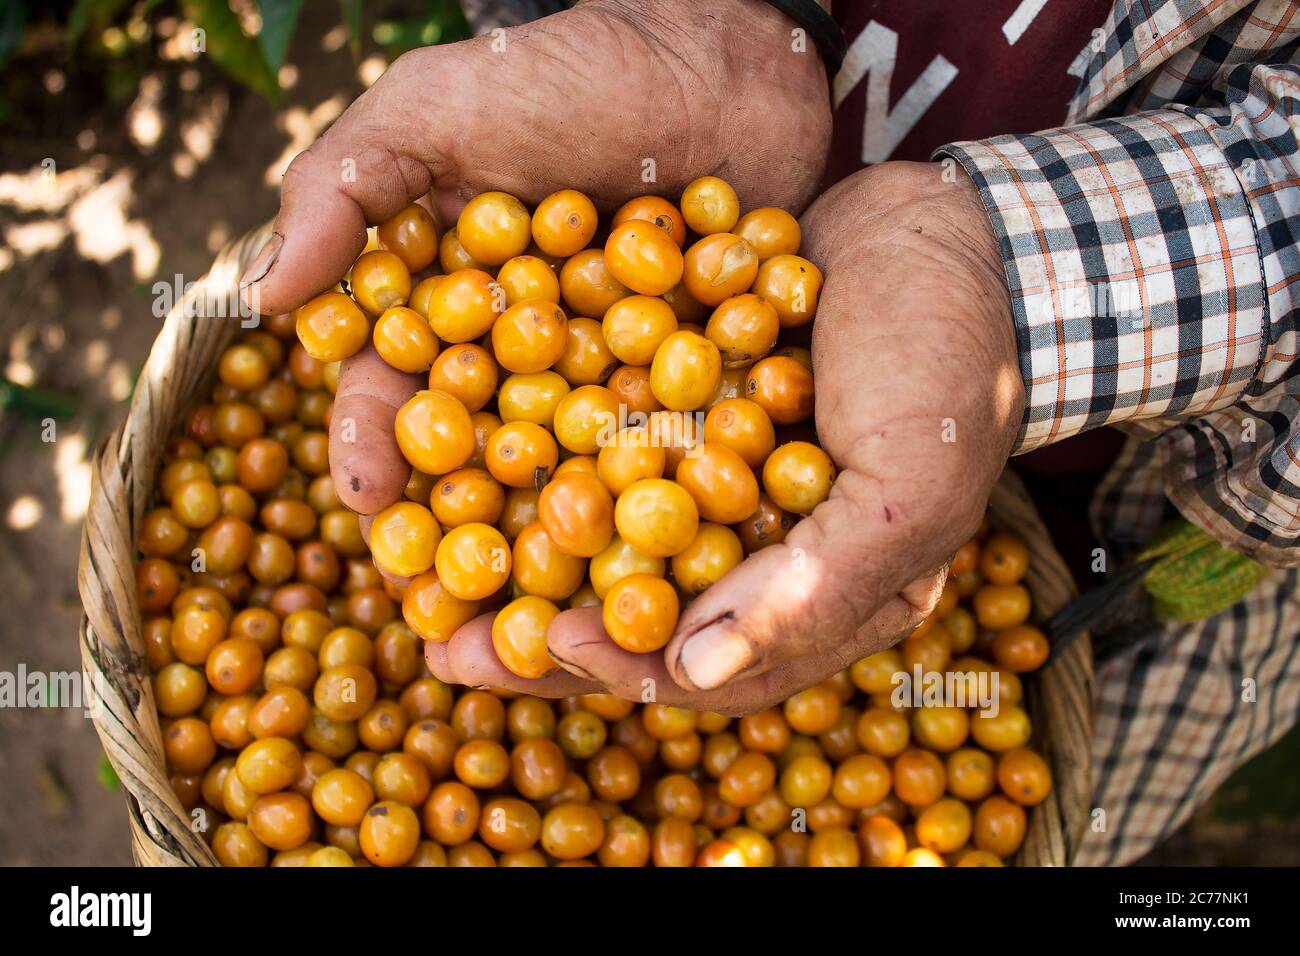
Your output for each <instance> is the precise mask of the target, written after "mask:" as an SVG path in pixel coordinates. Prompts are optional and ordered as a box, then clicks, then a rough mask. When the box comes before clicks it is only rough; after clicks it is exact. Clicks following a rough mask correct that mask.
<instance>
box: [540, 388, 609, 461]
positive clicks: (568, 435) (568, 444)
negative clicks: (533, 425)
mask: <svg viewBox="0 0 1300 956" xmlns="http://www.w3.org/2000/svg"><path fill="white" fill-rule="evenodd" d="M553 427H554V429H555V438H556V440H557V441H558V442H559V443H560V444H561V445H563V446H564V447H565V448H567V449H568V450H569V451H571V452H575V453H576V454H579V455H595V454H596V453H597V452H598V451H599V450H600V447H601V445H603V444H606V443H608V442H609V441H610V440H611V439H612V438H613V437H614V434H615V433H616V432H617V431H618V427H619V407H618V397H617V396H616V395H615V394H614V393H613V392H611V391H610V390H609V389H607V388H605V387H604V386H603V385H583V386H581V387H579V388H575V389H574V390H573V391H572V392H570V393H569V394H567V395H565V396H564V397H563V398H561V399H560V401H559V404H557V405H556V406H555V419H554V422H553Z"/></svg>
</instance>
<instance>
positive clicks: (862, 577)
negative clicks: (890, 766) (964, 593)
mask: <svg viewBox="0 0 1300 956" xmlns="http://www.w3.org/2000/svg"><path fill="white" fill-rule="evenodd" d="M889 515H890V512H889V510H888V509H887V508H885V506H884V503H883V501H881V500H880V483H879V482H877V481H876V480H875V479H873V478H870V477H868V476H866V475H863V474H861V473H860V472H854V471H844V472H841V473H840V475H839V477H838V478H837V479H836V482H835V484H834V486H833V487H832V489H831V495H830V497H829V498H827V499H826V500H825V501H824V502H822V503H821V504H820V505H818V506H817V507H816V508H815V509H814V510H813V512H812V514H811V515H809V516H808V517H807V518H806V519H805V520H803V521H800V522H799V523H798V524H797V525H795V526H794V528H793V529H792V530H791V531H790V533H789V534H788V535H787V536H786V539H785V541H783V542H782V543H781V544H777V545H773V546H771V547H767V548H764V549H763V550H761V551H758V552H755V553H754V554H752V555H750V556H749V557H748V558H746V559H745V560H744V561H743V562H741V564H740V565H738V566H737V567H736V568H735V569H733V570H732V571H731V572H730V573H728V574H727V575H726V576H725V577H724V578H722V580H721V581H719V582H718V583H717V584H715V585H714V586H713V587H711V588H709V589H708V590H707V591H705V592H704V593H703V594H702V595H700V596H699V597H698V598H696V599H695V601H694V602H693V603H692V604H691V605H690V606H689V607H688V608H687V610H686V611H685V612H684V613H683V614H682V619H681V621H680V622H679V624H678V629H677V634H676V636H675V637H674V638H673V640H672V641H671V642H670V643H669V645H668V647H667V649H666V651H665V656H666V660H667V663H668V669H669V672H670V673H671V674H672V676H673V679H674V680H675V681H677V683H678V684H680V685H681V686H682V687H685V688H687V689H691V690H712V689H714V688H717V687H720V686H722V685H723V684H725V683H727V682H728V681H730V680H732V679H733V678H735V677H737V676H738V675H741V674H743V675H744V676H745V677H747V678H748V677H753V676H757V675H758V674H762V673H764V672H766V671H768V670H770V669H771V668H773V667H775V666H777V665H778V664H781V663H783V662H785V661H790V660H793V659H794V658H798V657H804V656H808V655H822V654H827V653H830V652H833V651H835V650H836V649H837V648H841V647H843V646H845V645H847V644H849V642H851V641H852V640H853V639H854V638H855V635H858V632H859V628H860V627H861V626H862V625H863V623H864V622H867V621H868V620H870V619H871V618H872V617H873V616H875V615H876V613H877V611H879V610H880V609H881V608H883V607H884V606H885V605H886V604H888V603H889V602H891V600H892V601H895V603H897V601H896V600H895V599H897V598H901V599H902V602H903V606H902V607H901V609H900V611H901V613H897V614H893V613H891V614H890V615H887V617H888V618H889V620H891V621H897V622H898V624H899V627H900V630H899V633H898V634H896V635H883V634H882V635H880V642H881V646H886V645H887V644H889V643H892V639H894V638H897V637H901V636H903V635H904V634H906V633H907V632H908V631H909V630H911V629H913V628H915V627H916V626H917V625H918V624H920V623H921V620H922V619H923V618H924V617H925V615H926V614H928V613H929V612H930V611H931V610H932V609H933V608H934V605H935V604H936V603H937V602H938V599H939V594H940V593H941V591H942V589H943V574H942V573H939V574H935V573H933V572H932V571H930V573H925V572H926V571H929V569H922V568H910V567H905V566H899V565H893V566H891V565H888V564H883V563H881V562H882V558H884V557H885V556H887V555H899V554H904V555H905V554H915V553H916V551H917V550H918V549H916V548H914V547H913V548H907V547H904V546H900V544H899V542H898V540H897V539H898V538H899V537H900V535H899V533H898V532H897V531H895V530H894V528H893V523H897V522H898V521H899V517H898V515H897V513H896V512H895V513H894V514H893V515H892V523H891V518H890V517H889ZM848 663H849V662H848V661H845V665H847V664H848Z"/></svg>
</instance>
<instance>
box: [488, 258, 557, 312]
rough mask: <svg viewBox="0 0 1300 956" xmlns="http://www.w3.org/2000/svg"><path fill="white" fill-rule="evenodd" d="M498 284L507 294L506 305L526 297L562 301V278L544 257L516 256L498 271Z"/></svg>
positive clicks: (508, 305)
mask: <svg viewBox="0 0 1300 956" xmlns="http://www.w3.org/2000/svg"><path fill="white" fill-rule="evenodd" d="M497 285H499V286H500V287H501V290H502V291H503V292H504V293H505V296H506V307H507V308H508V307H510V306H512V305H514V304H515V303H516V302H522V301H524V300H525V299H545V300H546V301H547V302H556V303H558V302H559V301H560V279H559V277H558V276H557V275H556V274H555V270H554V269H552V268H551V267H550V266H549V265H547V263H546V261H545V260H544V259H539V258H537V256H515V257H514V258H513V259H511V260H510V261H509V262H507V263H506V264H505V265H503V266H502V267H501V268H500V269H499V270H498V271H497Z"/></svg>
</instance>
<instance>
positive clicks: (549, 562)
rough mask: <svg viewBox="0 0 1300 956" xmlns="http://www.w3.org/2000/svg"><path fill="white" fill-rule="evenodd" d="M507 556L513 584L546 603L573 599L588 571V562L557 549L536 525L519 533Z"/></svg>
mask: <svg viewBox="0 0 1300 956" xmlns="http://www.w3.org/2000/svg"><path fill="white" fill-rule="evenodd" d="M510 554H511V562H512V573H513V574H514V579H515V583H516V584H517V585H518V586H519V587H520V588H521V589H522V590H523V591H524V593H525V594H533V595H536V596H537V597H543V598H546V599H547V600H548V601H563V600H564V599H565V598H567V597H569V596H570V595H572V594H573V593H574V592H575V591H577V590H578V588H579V587H580V586H581V585H582V581H583V577H584V576H585V575H586V571H587V562H586V561H584V560H583V559H582V558H577V557H574V556H572V555H569V554H565V553H564V552H563V551H561V550H560V549H559V548H558V547H556V545H555V542H554V541H552V540H551V536H550V535H548V534H547V533H546V529H545V528H543V527H542V525H541V523H540V522H537V521H534V522H533V523H532V524H530V525H527V526H526V527H525V528H524V529H523V530H522V531H520V532H519V534H518V535H517V536H516V537H515V543H514V547H513V548H512V550H511V552H510Z"/></svg>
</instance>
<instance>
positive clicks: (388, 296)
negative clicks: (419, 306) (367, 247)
mask: <svg viewBox="0 0 1300 956" xmlns="http://www.w3.org/2000/svg"><path fill="white" fill-rule="evenodd" d="M351 286H352V297H353V298H354V299H356V300H357V305H359V306H361V308H363V309H365V310H366V311H367V312H369V313H370V314H371V315H379V314H381V313H383V312H384V311H385V310H387V309H391V308H392V307H393V306H395V305H405V304H406V300H407V299H408V298H410V296H411V271H410V270H409V269H407V268H406V263H405V262H403V261H402V260H401V257H399V256H398V255H397V254H395V253H392V252H385V251H383V250H382V249H376V250H374V251H372V252H364V253H362V254H361V256H360V257H359V258H358V259H357V261H356V262H354V263H353V264H352V273H351Z"/></svg>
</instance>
